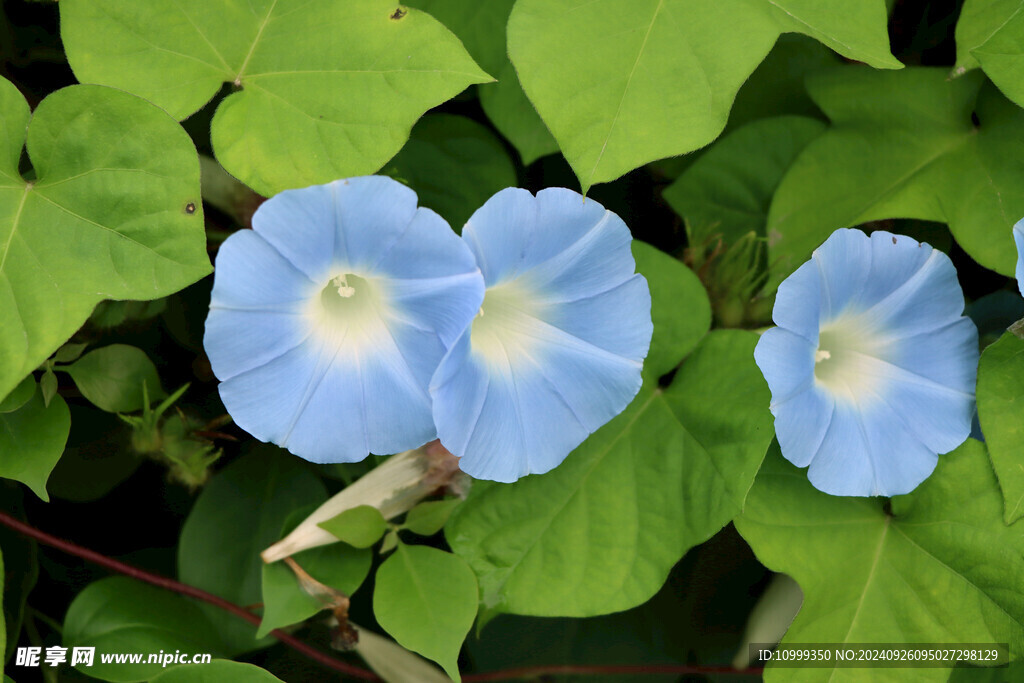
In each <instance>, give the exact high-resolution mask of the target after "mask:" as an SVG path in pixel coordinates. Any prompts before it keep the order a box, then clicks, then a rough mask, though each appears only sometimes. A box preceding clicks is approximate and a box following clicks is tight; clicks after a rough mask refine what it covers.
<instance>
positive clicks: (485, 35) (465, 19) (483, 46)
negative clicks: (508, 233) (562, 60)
mask: <svg viewBox="0 0 1024 683" xmlns="http://www.w3.org/2000/svg"><path fill="white" fill-rule="evenodd" d="M409 4H410V5H412V6H413V7H417V8H419V9H421V10H423V11H425V12H429V13H430V14H431V15H433V16H434V17H435V18H436V19H438V20H439V21H440V22H441V23H443V24H444V25H445V26H447V27H448V28H449V29H451V31H452V32H453V33H454V34H455V35H457V36H458V37H459V38H460V39H462V42H463V44H464V45H465V46H466V49H467V50H468V51H469V54H471V55H472V56H473V59H475V60H476V61H477V63H478V64H480V66H481V67H483V68H484V70H485V71H487V73H489V74H493V75H495V76H497V78H498V82H497V83H485V84H481V85H479V86H477V88H478V92H479V95H480V104H481V106H483V109H484V113H486V114H487V118H488V119H490V120H491V123H493V124H494V127H495V128H497V129H498V130H499V131H500V132H501V134H502V135H504V136H505V137H506V138H508V140H509V142H511V143H512V145H513V146H514V147H515V148H516V151H518V152H519V155H520V157H522V160H523V164H524V165H529V164H531V163H532V162H533V161H535V160H536V159H538V158H540V157H542V156H544V155H546V154H553V153H554V152H557V151H558V144H557V143H556V142H555V139H554V138H553V137H551V133H549V132H548V129H547V128H546V127H545V126H544V122H543V121H541V120H540V115H539V114H537V110H536V109H534V108H533V105H532V104H530V101H529V100H528V99H526V93H524V92H523V88H522V86H521V85H519V78H518V77H517V76H516V71H515V69H514V68H513V67H512V62H510V61H509V60H508V56H507V54H506V53H505V25H506V24H507V23H508V15H509V12H511V11H512V5H514V4H515V0H487V2H477V3H469V4H467V3H466V1H465V0H413V2H410V3H409ZM478 206H479V205H478ZM474 208H475V207H474ZM460 225H461V224H460Z"/></svg>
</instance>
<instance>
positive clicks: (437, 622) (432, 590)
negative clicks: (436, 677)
mask: <svg viewBox="0 0 1024 683" xmlns="http://www.w3.org/2000/svg"><path fill="white" fill-rule="evenodd" d="M476 606H477V583H476V577H475V576H473V572H472V571H471V570H470V568H469V567H468V566H467V565H466V563H465V562H464V561H463V560H462V559H461V558H459V557H457V556H455V555H452V554H451V553H446V552H444V551H441V550H437V549H436V548H428V547H426V546H409V545H405V544H404V543H399V544H398V548H397V550H396V551H395V553H394V554H393V555H391V557H389V558H388V559H387V560H385V561H384V564H382V565H381V566H380V568H379V569H378V570H377V577H376V585H375V587H374V591H373V612H374V615H375V616H376V617H377V621H378V622H380V625H381V626H382V627H383V628H384V630H385V631H387V632H388V633H389V634H390V635H391V636H392V637H393V638H394V639H395V640H397V641H398V643H399V644H400V645H402V647H404V648H406V649H408V650H412V651H413V652H418V653H419V654H421V655H423V656H424V657H428V658H430V659H432V660H434V661H435V662H437V663H438V664H440V665H441V667H442V668H443V669H444V670H445V672H446V673H447V674H448V675H449V676H451V677H452V678H453V679H455V680H456V681H458V680H460V677H459V665H458V657H459V650H460V649H461V648H462V641H463V640H464V639H465V637H466V634H468V633H469V629H470V627H471V626H472V625H473V619H474V617H475V616H476Z"/></svg>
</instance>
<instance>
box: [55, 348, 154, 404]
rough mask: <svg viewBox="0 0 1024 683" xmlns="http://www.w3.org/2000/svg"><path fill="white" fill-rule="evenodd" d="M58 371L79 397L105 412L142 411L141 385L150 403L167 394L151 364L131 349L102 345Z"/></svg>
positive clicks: (139, 351)
mask: <svg viewBox="0 0 1024 683" xmlns="http://www.w3.org/2000/svg"><path fill="white" fill-rule="evenodd" d="M60 369H62V370H64V371H65V372H67V373H68V374H69V375H71V379H73V380H75V385H77V386H78V390H79V391H81V392H82V395H83V396H85V397H86V398H87V399H88V400H89V401H90V402H91V403H92V404H93V405H94V406H96V407H97V408H100V409H101V410H106V411H107V412H108V413H130V412H133V411H136V410H140V409H142V408H143V407H144V403H145V401H144V400H143V397H142V385H143V384H145V385H146V389H147V390H148V391H149V399H150V400H151V401H157V400H159V399H161V398H163V397H164V396H166V395H167V394H165V393H164V391H163V389H161V388H160V375H158V374H157V371H156V366H155V365H153V361H151V360H150V359H149V356H147V355H146V352H145V351H143V350H142V349H139V348H136V347H134V346H127V345H125V344H111V345H110V346H104V347H103V348H101V349H96V350H95V351H90V352H89V353H87V354H85V355H84V356H82V357H81V358H79V359H78V360H77V361H75V362H74V363H72V364H71V365H68V366H67V367H64V368H60Z"/></svg>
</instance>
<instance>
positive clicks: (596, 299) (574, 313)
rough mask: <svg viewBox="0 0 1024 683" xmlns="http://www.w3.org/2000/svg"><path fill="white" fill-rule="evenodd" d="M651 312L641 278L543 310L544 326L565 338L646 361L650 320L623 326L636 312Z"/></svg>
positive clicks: (645, 282)
mask: <svg viewBox="0 0 1024 683" xmlns="http://www.w3.org/2000/svg"><path fill="white" fill-rule="evenodd" d="M650 310H651V290H650V288H649V287H648V286H647V280H646V279H644V276H643V275H633V276H632V277H630V278H629V279H627V280H626V281H625V282H623V283H622V284H620V285H617V286H616V287H615V288H614V289H609V290H605V291H603V292H601V293H600V294H595V295H592V296H588V297H585V298H581V299H577V300H575V301H572V302H569V303H563V304H560V305H559V306H556V307H551V308H550V309H547V316H546V318H545V322H547V323H549V324H550V325H552V326H553V327H557V328H558V329H560V330H562V331H563V332H565V333H566V334H569V335H571V336H573V337H576V338H578V339H581V340H583V341H585V342H587V343H589V344H593V345H594V346H596V347H598V348H600V349H604V350H605V351H608V352H609V353H614V354H615V355H618V356H622V357H623V358H634V359H635V358H646V357H647V350H648V349H649V348H650V346H651V335H652V334H653V333H654V325H653V323H652V322H651V320H650V318H643V319H641V320H638V321H637V322H636V323H635V324H632V325H624V324H622V321H623V320H624V319H627V318H628V317H630V316H634V315H635V313H636V311H650Z"/></svg>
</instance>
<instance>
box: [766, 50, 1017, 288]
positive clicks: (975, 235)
mask: <svg viewBox="0 0 1024 683" xmlns="http://www.w3.org/2000/svg"><path fill="white" fill-rule="evenodd" d="M947 75H948V74H947V71H946V70H944V69H924V68H910V69H905V70H903V71H899V72H877V71H872V70H870V69H866V68H859V69H855V68H842V69H835V70H833V71H831V72H829V73H827V74H822V75H821V76H817V77H813V78H811V79H809V80H808V89H809V90H810V93H811V97H813V98H814V101H815V102H817V103H818V105H819V106H820V107H821V108H822V109H823V110H824V111H825V113H826V114H828V116H829V118H830V119H831V121H832V126H831V127H830V128H829V130H828V131H826V132H825V133H824V134H823V135H821V136H820V137H819V138H817V139H816V140H814V141H813V142H812V143H811V144H809V145H808V146H807V147H806V148H805V149H804V151H803V152H802V153H801V154H800V156H799V157H797V160H796V161H795V162H794V163H793V165H792V166H791V167H790V169H789V171H788V172H787V173H786V175H785V177H784V178H783V179H782V182H781V184H780V185H779V188H778V191H777V192H776V193H775V197H774V199H773V200H772V205H771V210H770V212H769V215H768V237H769V240H768V245H769V250H770V255H771V260H772V263H773V264H776V270H775V273H774V279H775V280H776V281H781V279H782V278H784V277H785V276H786V275H788V274H789V273H790V272H792V271H793V270H795V269H796V268H797V267H798V266H799V265H800V264H801V263H803V262H804V260H806V259H807V258H808V256H809V255H810V252H811V250H812V249H814V248H815V247H817V246H818V245H819V244H820V243H821V242H823V241H824V240H825V238H827V237H828V236H829V235H830V234H831V233H832V231H833V230H835V229H837V228H842V227H849V226H853V225H857V224H859V223H865V222H867V221H872V220H877V219H882V218H918V219H921V220H929V221H940V222H943V223H948V224H949V228H950V230H951V231H952V232H953V236H954V237H955V238H956V240H957V242H958V243H959V244H960V246H961V247H963V249H964V250H965V251H966V252H967V253H968V254H970V255H971V256H972V257H973V258H974V259H975V260H976V261H977V262H978V263H980V264H981V265H983V266H985V267H987V268H991V269H993V270H995V271H997V272H1000V273H1003V274H1010V273H1012V272H1013V266H1014V253H1015V251H1016V250H1015V248H1014V246H1013V240H1012V238H1011V236H1010V235H1011V233H1010V230H1011V228H1012V227H1013V224H1014V223H1015V222H1016V221H1017V220H1018V219H1019V218H1020V216H1022V215H1024V189H1022V188H1024V161H1022V160H1024V112H1022V111H1021V110H1020V109H1018V108H1016V107H1014V106H1013V105H1012V104H1011V103H1009V102H1007V101H1006V100H1005V99H1004V98H1003V97H1001V96H1000V95H999V93H998V92H996V91H995V90H994V89H993V88H991V87H986V88H982V84H983V83H982V78H981V77H980V75H979V74H976V73H973V74H967V75H965V76H963V77H962V78H958V79H956V80H953V81H949V80H948V79H947ZM979 89H980V93H979ZM972 112H974V113H976V115H977V117H978V119H979V121H980V124H979V125H978V126H975V125H974V124H973V123H972V121H971V114H972ZM776 284H777V282H776Z"/></svg>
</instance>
